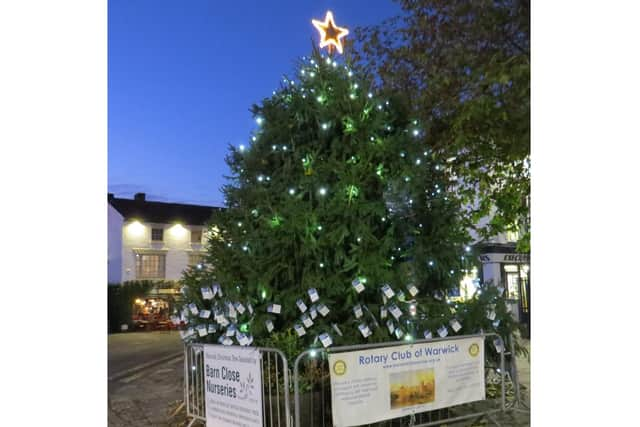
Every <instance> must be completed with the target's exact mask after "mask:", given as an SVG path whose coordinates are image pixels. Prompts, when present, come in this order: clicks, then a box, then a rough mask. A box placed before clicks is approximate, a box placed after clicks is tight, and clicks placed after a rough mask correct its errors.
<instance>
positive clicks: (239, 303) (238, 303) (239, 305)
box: [233, 302, 246, 314]
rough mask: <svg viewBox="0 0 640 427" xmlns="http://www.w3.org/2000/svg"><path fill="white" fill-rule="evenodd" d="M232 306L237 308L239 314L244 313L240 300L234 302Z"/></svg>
mask: <svg viewBox="0 0 640 427" xmlns="http://www.w3.org/2000/svg"><path fill="white" fill-rule="evenodd" d="M233 306H234V307H235V308H236V310H238V313H240V314H244V312H245V311H246V309H245V308H244V305H243V304H242V303H241V302H236V303H235V304H233Z"/></svg>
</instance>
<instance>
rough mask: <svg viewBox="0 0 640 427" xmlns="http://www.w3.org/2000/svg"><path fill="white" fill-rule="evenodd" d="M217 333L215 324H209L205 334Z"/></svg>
mask: <svg viewBox="0 0 640 427" xmlns="http://www.w3.org/2000/svg"><path fill="white" fill-rule="evenodd" d="M217 331H218V326H217V325H216V324H215V323H209V326H208V327H207V332H209V333H210V334H215V333H216V332H217Z"/></svg>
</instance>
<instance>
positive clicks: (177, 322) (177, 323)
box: [170, 316, 180, 326]
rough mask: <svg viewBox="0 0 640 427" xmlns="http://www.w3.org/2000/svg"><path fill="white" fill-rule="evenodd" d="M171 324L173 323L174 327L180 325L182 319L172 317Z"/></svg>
mask: <svg viewBox="0 0 640 427" xmlns="http://www.w3.org/2000/svg"><path fill="white" fill-rule="evenodd" d="M170 319H171V323H173V324H174V325H176V326H177V325H179V324H180V318H179V317H178V316H171V317H170Z"/></svg>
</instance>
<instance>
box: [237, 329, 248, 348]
mask: <svg viewBox="0 0 640 427" xmlns="http://www.w3.org/2000/svg"><path fill="white" fill-rule="evenodd" d="M236 340H238V344H240V345H242V346H245V345H249V337H247V336H246V335H245V334H243V333H242V332H238V333H237V334H236Z"/></svg>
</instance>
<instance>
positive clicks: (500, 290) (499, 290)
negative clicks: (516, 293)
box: [496, 286, 504, 296]
mask: <svg viewBox="0 0 640 427" xmlns="http://www.w3.org/2000/svg"><path fill="white" fill-rule="evenodd" d="M496 289H498V296H502V294H504V288H503V287H502V286H498V287H497V288H496Z"/></svg>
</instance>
